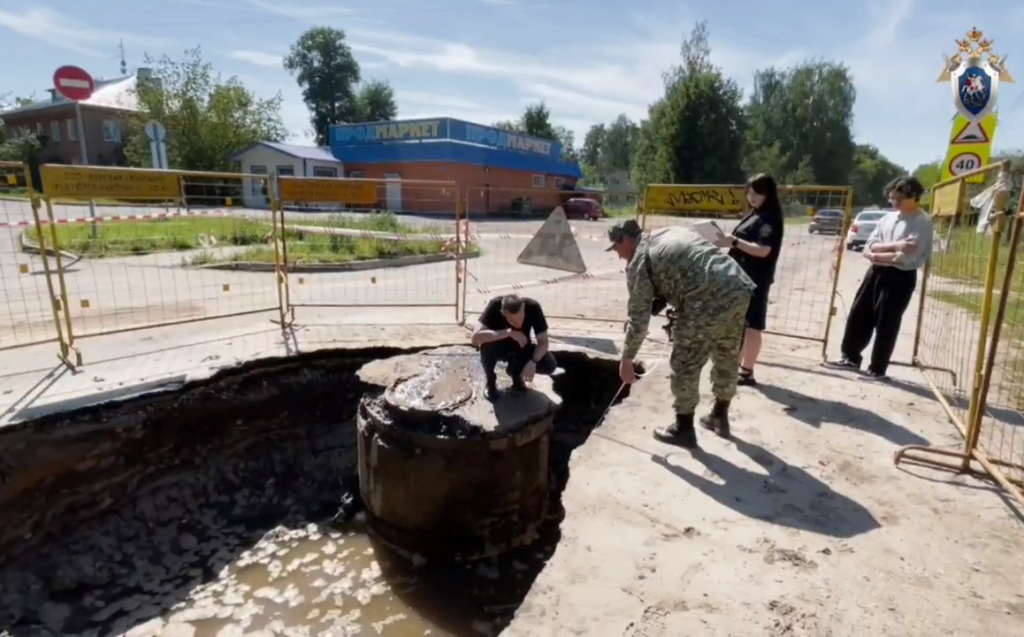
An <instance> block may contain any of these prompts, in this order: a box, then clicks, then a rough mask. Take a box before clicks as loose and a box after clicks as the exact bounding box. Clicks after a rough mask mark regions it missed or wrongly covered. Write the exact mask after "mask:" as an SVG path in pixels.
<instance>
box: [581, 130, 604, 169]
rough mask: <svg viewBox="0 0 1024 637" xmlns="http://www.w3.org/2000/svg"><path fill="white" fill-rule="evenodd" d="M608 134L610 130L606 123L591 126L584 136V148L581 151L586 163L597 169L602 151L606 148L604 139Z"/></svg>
mask: <svg viewBox="0 0 1024 637" xmlns="http://www.w3.org/2000/svg"><path fill="white" fill-rule="evenodd" d="M607 136H608V130H607V129H606V128H605V126H604V124H594V125H593V126H591V127H590V130H588V131H587V135H586V136H585V137H584V138H583V149H582V150H581V153H580V155H581V159H582V161H583V163H584V165H586V166H590V167H591V168H593V169H594V170H597V166H598V164H599V163H600V161H601V152H602V151H603V150H604V140H605V138H606V137H607Z"/></svg>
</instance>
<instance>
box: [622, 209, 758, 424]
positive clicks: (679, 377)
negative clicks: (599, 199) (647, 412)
mask: <svg viewBox="0 0 1024 637" xmlns="http://www.w3.org/2000/svg"><path fill="white" fill-rule="evenodd" d="M626 284H627V285H628V287H629V306H628V312H629V321H628V324H627V327H626V340H625V344H624V346H623V356H625V357H629V358H635V357H636V354H637V352H638V351H639V350H640V345H641V344H642V343H643V339H644V337H645V336H646V335H647V328H648V326H649V324H650V320H651V302H652V301H653V299H654V298H655V297H661V298H664V299H665V300H666V301H667V302H668V303H669V304H670V305H671V306H672V307H674V308H676V311H677V313H678V317H677V319H676V321H675V324H674V327H673V333H672V353H671V355H670V357H669V365H670V367H671V369H672V377H671V387H672V395H673V397H674V399H675V401H674V407H675V411H676V414H680V415H691V417H692V414H693V413H694V411H695V410H696V407H697V404H698V402H699V401H700V395H699V386H700V372H701V370H702V369H703V368H704V365H705V363H707V361H708V359H709V358H710V359H711V362H712V371H711V382H712V385H711V390H712V392H713V393H714V395H715V398H716V399H717V400H718V401H721V402H724V403H726V404H727V403H728V401H730V400H732V398H733V396H735V395H736V378H737V377H736V366H737V365H738V364H739V352H740V345H741V343H742V340H743V330H744V326H745V316H746V312H747V306H748V305H749V302H750V296H751V294H752V293H753V290H754V289H755V285H754V282H753V281H752V280H751V279H750V277H748V276H747V275H746V274H745V273H744V272H743V270H742V269H740V267H739V265H738V264H737V263H736V261H735V260H733V259H731V258H730V257H729V256H728V255H727V254H725V253H724V252H722V251H721V250H720V249H719V248H717V247H715V246H714V245H712V244H711V243H709V242H708V241H707V240H705V239H704V238H702V237H701V236H700V235H698V234H697V233H696V232H694V231H692V230H690V229H688V228H682V227H675V228H667V229H664V230H660V231H656V232H654V233H652V234H649V235H644V236H643V237H642V238H641V239H640V241H639V243H638V244H637V249H636V254H635V255H634V256H633V258H632V259H631V260H630V262H629V266H628V267H627V268H626Z"/></svg>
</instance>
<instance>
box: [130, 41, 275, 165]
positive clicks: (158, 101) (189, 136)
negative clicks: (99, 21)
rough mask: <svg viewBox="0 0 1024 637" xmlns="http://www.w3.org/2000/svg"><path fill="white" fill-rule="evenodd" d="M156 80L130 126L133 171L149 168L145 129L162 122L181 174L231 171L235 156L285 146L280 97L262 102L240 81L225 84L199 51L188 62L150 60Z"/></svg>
mask: <svg viewBox="0 0 1024 637" xmlns="http://www.w3.org/2000/svg"><path fill="white" fill-rule="evenodd" d="M146 64H147V65H149V66H151V67H153V79H152V80H150V81H143V82H140V83H139V85H138V87H137V89H136V94H137V96H138V103H139V111H138V112H137V113H134V114H132V116H131V117H130V118H129V120H128V142H127V146H126V148H125V154H126V155H127V158H128V161H129V163H130V164H131V165H133V166H149V165H150V164H151V156H150V151H149V139H148V138H147V137H146V135H145V132H144V127H145V125H146V123H147V122H150V121H157V122H160V123H161V124H163V125H164V128H165V129H166V130H167V162H168V164H169V166H170V167H172V168H178V169H182V170H209V171H227V170H231V169H232V167H233V166H232V163H231V161H230V157H231V155H232V154H234V153H236V152H238V151H240V150H242V149H244V148H246V147H248V146H251V145H253V144H255V143H258V142H262V141H283V140H284V139H285V137H286V136H287V130H286V129H285V127H284V124H283V123H282V121H281V96H280V95H278V96H276V97H273V98H270V99H261V98H259V97H257V96H256V95H254V94H253V93H252V92H251V91H249V90H248V89H246V88H245V86H244V85H243V84H242V83H241V82H240V81H239V80H238V79H237V78H235V77H231V78H228V79H223V78H221V76H220V75H218V74H217V73H215V72H214V70H213V67H212V66H211V65H210V64H209V63H208V62H204V61H203V59H202V56H201V54H200V50H199V49H198V48H196V49H191V50H189V51H186V52H185V56H184V59H182V60H174V59H171V58H170V57H167V56H164V57H162V58H160V59H159V60H153V59H150V58H148V57H147V59H146Z"/></svg>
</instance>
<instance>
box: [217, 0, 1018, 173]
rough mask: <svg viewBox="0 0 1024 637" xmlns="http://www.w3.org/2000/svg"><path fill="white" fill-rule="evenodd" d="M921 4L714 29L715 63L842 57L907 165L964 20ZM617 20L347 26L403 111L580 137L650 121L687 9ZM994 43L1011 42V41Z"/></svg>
mask: <svg viewBox="0 0 1024 637" xmlns="http://www.w3.org/2000/svg"><path fill="white" fill-rule="evenodd" d="M218 1H224V0H218ZM240 1H242V0H240ZM244 1H249V2H256V1H258V2H264V3H266V0H244ZM480 1H481V3H487V2H488V0H480ZM499 1H505V0H499ZM924 4H925V3H924V2H923V1H922V0H892V1H891V2H889V3H883V2H882V0H869V3H868V4H866V5H865V6H864V7H863V8H862V9H860V10H859V11H858V12H859V13H860V16H858V21H857V23H844V24H842V25H833V27H835V28H834V29H833V30H834V32H835V36H834V37H831V38H828V39H825V40H822V42H820V43H813V44H808V43H807V42H808V40H807V39H803V38H796V39H794V40H791V41H792V42H793V44H792V46H791V47H790V48H789V49H788V50H780V49H779V44H778V43H776V44H775V45H769V44H762V40H761V39H760V38H757V37H747V36H746V35H744V34H742V33H737V31H736V30H735V29H732V30H727V29H721V30H717V29H716V28H715V26H716V25H715V24H712V25H711V50H712V61H713V62H714V63H715V64H716V65H718V66H720V67H722V68H723V70H724V72H725V74H726V75H727V76H729V77H731V78H733V79H735V80H736V81H737V82H738V83H739V84H740V86H741V87H743V89H744V90H745V91H746V92H748V93H749V90H750V89H751V87H752V80H753V75H754V72H755V71H756V70H757V69H761V68H765V67H768V66H789V65H792V64H794V63H798V62H800V61H802V60H804V59H807V58H809V57H812V56H819V55H820V56H823V57H824V58H825V59H831V60H837V61H843V62H845V63H846V64H847V65H848V66H849V67H850V68H851V71H852V73H853V76H854V82H855V86H856V88H857V91H858V101H857V106H856V122H855V127H856V128H855V131H856V133H857V139H858V141H861V142H866V143H873V144H875V145H877V146H879V147H880V148H881V149H882V151H883V152H885V153H886V154H887V155H889V156H890V157H891V158H892V159H894V160H896V161H898V162H901V163H903V164H904V165H907V166H908V167H913V166H914V165H916V163H918V162H920V161H925V160H927V159H929V158H931V157H933V156H935V155H938V154H940V153H941V152H943V151H944V150H945V140H944V139H943V136H944V135H946V134H947V133H948V130H947V129H948V127H949V118H950V116H951V115H952V104H950V103H949V101H946V99H947V96H948V91H947V92H942V87H939V86H936V85H935V83H934V78H935V76H936V75H937V73H938V69H939V67H940V64H941V55H940V54H941V53H943V52H946V53H949V52H951V50H950V49H951V48H952V39H953V38H955V37H958V36H960V37H962V32H963V30H964V29H965V28H966V27H964V25H965V24H968V25H969V24H970V22H969V16H964V15H962V14H960V13H958V14H957V15H952V14H948V13H943V14H941V15H939V14H929V13H926V11H925V7H924ZM815 19H817V20H819V21H820V20H825V19H826V18H823V17H821V16H818V17H816V18H815ZM965 20H966V21H965ZM1014 21H1020V22H1022V23H1024V9H1022V10H1020V11H1018V12H1017V13H1014V15H1013V17H1012V19H1011V18H1010V17H1009V16H1008V17H1007V22H1008V23H1009V22H1014ZM620 23H621V27H622V28H620V29H617V30H615V31H613V32H611V33H609V34H607V35H605V36H602V38H600V39H597V40H593V41H588V40H587V39H585V38H584V39H582V40H581V39H578V38H569V39H565V40H564V41H563V40H561V39H558V38H556V39H552V40H551V41H549V42H547V44H546V45H545V46H544V47H543V48H540V49H538V48H536V47H530V48H528V47H516V48H514V49H500V48H491V47H488V46H486V45H484V46H472V45H471V44H470V42H471V40H465V39H444V38H441V37H437V38H431V37H424V36H421V35H412V34H410V33H403V32H400V31H395V30H374V29H377V28H378V27H374V26H369V25H365V24H363V25H357V26H352V25H351V24H350V25H349V26H348V28H347V29H346V31H347V35H348V40H349V43H350V46H351V47H352V49H353V51H354V52H355V53H356V54H357V55H358V57H359V59H360V64H361V65H362V67H363V68H364V69H369V68H372V67H373V66H374V65H380V66H387V67H388V68H389V72H388V76H389V77H388V79H390V80H391V82H392V84H393V86H394V87H395V91H396V95H397V97H398V99H399V105H400V114H401V116H402V117H421V116H424V117H436V116H438V115H451V116H453V117H459V118H462V119H468V120H472V121H479V122H481V123H490V122H494V121H497V120H499V119H509V118H515V117H516V116H518V115H519V113H520V112H521V110H522V106H523V105H525V104H526V103H529V102H536V101H538V100H543V101H544V102H545V103H547V105H548V106H549V108H550V109H551V111H552V113H553V119H554V120H555V121H556V122H557V123H558V124H561V125H563V126H566V127H568V128H570V129H571V130H573V131H574V132H575V134H576V136H577V139H582V137H583V136H584V135H585V133H586V130H587V129H588V128H589V126H590V125H591V124H593V123H597V122H602V121H603V122H607V121H609V120H611V119H612V118H614V117H615V116H617V115H618V114H619V113H625V114H626V115H627V116H629V117H631V118H633V119H639V118H642V117H644V116H646V113H647V107H648V105H649V104H650V103H651V102H652V101H653V100H655V99H657V98H658V97H659V96H660V95H661V94H662V91H663V82H662V73H663V72H664V71H665V70H666V68H667V67H668V66H669V65H670V64H672V63H673V62H674V61H675V60H678V56H679V45H680V43H681V39H682V36H683V35H684V34H683V33H682V32H683V31H684V30H686V28H685V27H686V25H689V24H691V23H692V16H689V15H685V10H683V11H680V12H677V13H676V14H674V15H671V16H665V15H659V16H657V17H640V18H630V17H629V15H628V14H627V15H625V16H624V18H623V19H622V20H621V21H620ZM861 24H863V26H860V25H861ZM1005 26H1007V25H1003V27H1004V28H1005ZM681 27H682V28H681ZM830 28H831V27H830ZM811 41H812V42H813V41H814V38H811ZM1002 44H1010V45H1011V46H1010V47H1008V48H1012V47H1013V45H1012V44H1011V41H1010V40H1009V39H1004V40H1002V41H1001V44H1000V47H1001V46H1002ZM769 46H773V47H774V48H768V47H769ZM1000 47H997V48H1000ZM530 51H536V53H531V52H530ZM1000 52H1004V51H1000ZM1009 52H1010V51H1005V53H1009ZM1014 53H1015V54H1016V51H1014ZM234 57H236V59H247V61H250V62H253V63H255V64H261V65H264V66H274V67H277V66H278V64H279V62H278V60H279V58H278V57H276V56H271V55H268V54H265V53H264V54H260V53H255V52H251V51H245V52H236V55H234ZM1017 57H1021V56H1017V55H1014V56H1011V64H1012V60H1013V59H1017ZM271 60H273V64H271V63H270V61H271ZM556 62H557V63H556ZM1011 68H1012V66H1011ZM456 82H457V83H458V84H455V83H456ZM429 84H435V85H445V86H446V89H445V91H444V94H443V95H435V94H434V93H440V92H441V91H438V90H436V89H435V90H433V91H431V92H430V93H427V94H423V93H417V92H416V91H415V89H422V87H423V86H424V85H429ZM406 86H408V89H409V90H407V89H406ZM490 86H494V87H495V88H494V89H493V90H492V89H491V88H490ZM448 87H451V88H450V89H449V88H448ZM1011 91H1014V92H1011ZM1004 95H1005V97H1004V98H1003V104H1004V108H1003V111H1004V113H1003V115H1004V120H1007V119H1008V116H1009V115H1010V114H1009V113H1007V112H1006V111H1008V110H1012V108H1011V102H1012V101H1013V98H1014V97H1016V96H1017V93H1016V91H1015V87H1014V88H1013V89H1011V87H1010V86H1007V87H1005V89H1004ZM1022 99H1024V96H1022ZM1022 112H1024V110H1022ZM1018 114H1019V113H1018ZM1000 128H1001V132H1000V136H1001V137H1002V142H1001V144H1000V145H1006V144H1007V143H1012V142H1011V139H1009V136H1011V135H1012V134H1013V131H1011V130H1010V128H1011V127H1010V126H1008V122H1007V121H1004V123H1003V125H1002V126H1001V127H1000ZM1016 128H1020V127H1016ZM1004 129H1005V132H1003V130H1004Z"/></svg>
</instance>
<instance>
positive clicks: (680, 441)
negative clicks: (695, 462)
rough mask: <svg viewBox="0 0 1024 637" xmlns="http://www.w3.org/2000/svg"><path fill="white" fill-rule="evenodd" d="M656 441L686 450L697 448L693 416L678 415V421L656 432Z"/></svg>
mask: <svg viewBox="0 0 1024 637" xmlns="http://www.w3.org/2000/svg"><path fill="white" fill-rule="evenodd" d="M654 439H655V440H657V441H658V442H664V443H666V444H670V445H678V446H680V447H683V448H685V449H693V448H695V447H696V446H697V431H696V430H695V429H694V428H693V414H676V421H675V422H674V423H672V424H671V425H669V426H668V427H659V428H658V429H655V430H654Z"/></svg>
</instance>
